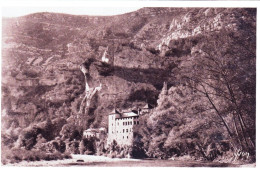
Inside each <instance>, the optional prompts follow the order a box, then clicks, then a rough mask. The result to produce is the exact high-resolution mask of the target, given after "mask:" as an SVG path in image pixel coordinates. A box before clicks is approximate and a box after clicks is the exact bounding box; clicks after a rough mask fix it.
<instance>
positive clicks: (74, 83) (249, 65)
mask: <svg viewBox="0 0 260 170" xmlns="http://www.w3.org/2000/svg"><path fill="white" fill-rule="evenodd" d="M2 21H3V22H2V23H3V38H2V41H3V47H2V100H1V101H2V127H1V128H2V136H1V139H2V140H1V142H2V148H3V149H14V150H15V149H17V148H24V149H25V150H33V149H35V148H37V146H39V145H38V143H40V142H39V141H41V142H42V143H44V144H43V145H44V146H46V148H48V147H49V145H53V146H56V147H54V149H53V148H52V149H53V150H51V149H50V148H49V149H48V150H49V151H48V152H54V150H57V151H59V152H65V150H66V151H67V152H73V151H72V150H73V148H74V150H75V147H78V144H77V145H76V144H75V143H73V141H74V139H76V140H80V139H81V135H82V130H84V129H87V128H90V127H93V128H99V127H105V128H107V123H108V122H107V115H108V114H109V113H110V111H111V110H112V109H113V108H120V109H127V108H132V107H141V106H144V104H145V103H147V102H148V103H150V104H153V105H155V106H156V108H155V111H154V112H153V113H151V114H150V115H146V116H144V117H143V118H142V119H143V125H144V126H143V128H142V129H141V130H140V132H139V135H137V136H139V138H141V140H137V141H138V143H137V144H136V147H137V148H138V147H140V148H141V149H143V150H144V151H145V155H146V156H149V157H156V158H169V157H173V156H184V155H191V156H194V157H196V158H198V157H199V158H203V159H206V160H216V159H218V158H220V157H225V156H227V157H228V156H230V155H229V154H231V155H232V156H234V153H239V154H240V153H246V154H245V155H247V154H249V156H250V159H251V160H254V156H255V115H256V114H255V107H256V104H255V98H256V96H255V90H256V63H255V60H256V9H246V8H236V9H233V8H143V9H140V10H138V11H135V12H131V13H127V14H123V15H118V16H109V17H103V16H99V17H95V16H75V15H66V14H56V13H36V14H31V15H27V16H23V17H18V18H3V20H2ZM105 51H107V58H108V59H109V61H108V63H104V62H101V58H102V55H103V54H104V52H105ZM82 63H84V64H85V65H87V68H88V70H89V75H90V77H89V78H90V79H89V81H90V82H91V83H90V86H91V87H96V86H97V85H98V84H102V90H101V91H99V92H98V93H97V94H96V95H95V97H94V98H93V101H92V105H91V109H89V110H86V111H85V112H84V113H83V114H81V115H78V112H79V109H80V103H81V101H82V99H83V97H84V90H85V79H84V75H83V73H82V72H81V71H80V65H81V64H82ZM164 82H167V86H168V87H167V88H166V87H165V86H164V88H163V83H164ZM162 88H163V90H162ZM161 90H162V91H161ZM159 94H160V95H159ZM77 119H81V120H84V123H83V124H80V126H75V125H77V124H76V123H77ZM64 141H66V142H65V143H62V142H64ZM53 142H56V143H57V144H53ZM74 142H75V141H74ZM66 144H68V145H69V146H70V147H71V148H72V149H70V150H67V149H64V147H65V146H66ZM65 148H66V147H65ZM240 151H242V152H240ZM14 152H15V151H14ZM239 158H241V159H244V158H243V156H242V155H239ZM247 159H248V158H247Z"/></svg>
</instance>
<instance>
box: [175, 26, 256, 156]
mask: <svg viewBox="0 0 260 170" xmlns="http://www.w3.org/2000/svg"><path fill="white" fill-rule="evenodd" d="M249 30H250V31H251V32H250V31H245V30H239V31H237V32H235V33H230V32H229V31H227V30H222V31H221V36H219V34H211V35H209V36H206V37H205V39H204V41H205V42H207V43H199V44H198V45H197V46H196V47H194V49H193V50H192V51H193V52H192V54H191V56H190V57H189V58H188V59H187V60H186V61H183V62H182V63H181V65H180V67H179V68H178V69H179V71H180V72H179V73H180V75H181V78H180V81H181V82H182V83H185V84H186V85H188V86H189V87H190V88H191V89H193V90H196V91H197V92H199V93H201V94H202V95H203V96H204V97H206V98H207V102H208V104H209V106H211V107H212V108H213V109H214V111H215V114H216V115H218V117H219V120H221V122H222V124H223V126H224V127H225V128H226V130H227V132H228V134H229V136H230V139H231V140H232V143H233V146H234V149H235V148H236V147H238V148H240V149H242V150H245V151H247V152H250V153H254V150H255V56H256V55H255V50H254V47H255V40H254V39H255V38H254V36H255V32H254V29H253V28H252V26H251V28H250V29H249ZM247 39H250V40H252V41H251V43H246V44H244V43H243V42H245V41H246V40H247ZM229 118H231V119H229Z"/></svg>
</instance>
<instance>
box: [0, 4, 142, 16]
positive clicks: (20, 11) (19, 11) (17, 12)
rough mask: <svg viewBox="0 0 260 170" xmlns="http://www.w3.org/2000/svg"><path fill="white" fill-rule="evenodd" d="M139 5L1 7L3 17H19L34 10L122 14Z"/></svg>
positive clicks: (77, 13)
mask: <svg viewBox="0 0 260 170" xmlns="http://www.w3.org/2000/svg"><path fill="white" fill-rule="evenodd" d="M138 9H140V7H22V6H20V7H6V8H2V16H3V17H19V16H24V15H27V14H31V13H36V12H56V13H67V14H73V15H95V16H100V15H103V16H109V15H118V14H124V13H127V12H132V11H136V10H138Z"/></svg>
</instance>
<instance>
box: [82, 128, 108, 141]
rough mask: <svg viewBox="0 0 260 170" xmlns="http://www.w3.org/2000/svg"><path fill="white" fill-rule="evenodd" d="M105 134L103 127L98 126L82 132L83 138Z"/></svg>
mask: <svg viewBox="0 0 260 170" xmlns="http://www.w3.org/2000/svg"><path fill="white" fill-rule="evenodd" d="M105 134H106V129H105V128H99V129H87V130H84V132H83V138H97V139H101V138H104V136H105Z"/></svg>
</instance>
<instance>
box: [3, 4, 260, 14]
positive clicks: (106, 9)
mask: <svg viewBox="0 0 260 170" xmlns="http://www.w3.org/2000/svg"><path fill="white" fill-rule="evenodd" d="M0 3H1V11H2V12H1V15H2V17H19V16H24V15H28V14H31V13H36V12H57V13H66V14H74V15H99V16H100V15H103V16H109V15H118V14H123V13H127V12H131V11H136V10H138V9H140V8H142V7H203V6H205V7H211V6H213V7H223V6H224V7H225V6H226V7H232V6H235V7H240V6H241V7H245V6H246V7H251V6H256V2H252V1H251V2H233V1H225V2H221V3H220V2H219V1H201V2H199V1H194V0H193V1H190V2H187V1H176V0H168V1H160V0H159V1H158V0H156V1H154V0H112V1H110V0H109V1H108V0H0Z"/></svg>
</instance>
